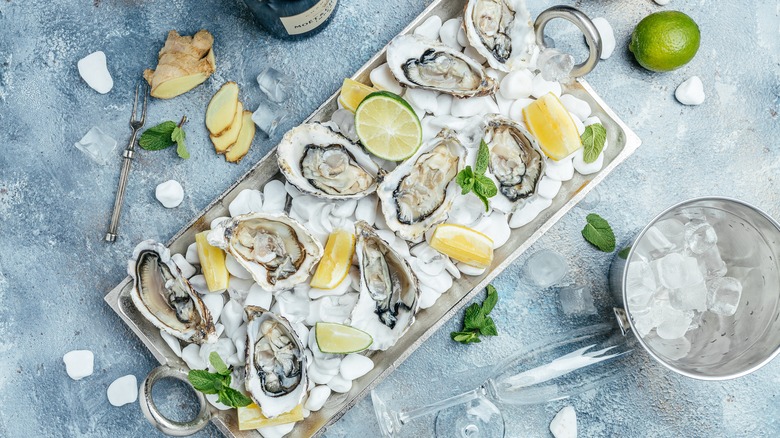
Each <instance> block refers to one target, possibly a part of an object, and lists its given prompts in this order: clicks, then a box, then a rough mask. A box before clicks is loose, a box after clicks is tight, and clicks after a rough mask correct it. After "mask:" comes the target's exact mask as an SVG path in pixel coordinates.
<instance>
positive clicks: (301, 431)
mask: <svg viewBox="0 0 780 438" xmlns="http://www.w3.org/2000/svg"><path fill="white" fill-rule="evenodd" d="M465 2H466V0H449V1H447V0H437V1H434V2H433V3H432V4H431V5H430V6H429V7H428V8H427V9H426V10H425V11H423V12H422V14H420V16H418V17H417V18H416V19H415V20H414V21H413V22H412V23H410V24H409V26H407V27H406V28H405V29H404V30H403V32H402V33H410V32H411V31H412V30H413V29H414V28H415V27H416V26H417V25H419V24H420V23H422V22H423V21H424V20H425V19H427V18H428V17H429V16H431V15H438V16H439V17H441V18H442V19H444V20H446V19H448V18H451V17H455V16H458V15H460V14H461V13H462V11H463V8H464V4H465ZM384 59H385V50H384V49H383V50H381V51H380V52H379V53H377V54H376V55H374V57H373V58H371V59H370V60H369V61H368V62H367V63H366V64H365V65H363V67H361V68H360V69H359V70H358V71H357V73H355V75H354V76H353V79H355V80H357V81H360V82H364V83H368V82H369V80H368V75H369V73H370V72H371V70H372V69H374V68H375V67H377V66H378V65H380V64H382V63H383V62H384ZM565 92H566V93H570V94H573V95H575V96H577V97H579V98H580V99H583V100H585V101H587V102H588V103H589V104H590V106H591V108H592V109H593V113H594V114H595V115H598V117H599V118H600V119H601V121H602V123H603V124H604V126H605V127H606V129H607V136H608V141H609V145H610V146H609V148H608V149H607V151H606V152H605V161H604V167H603V168H602V170H601V171H599V172H598V173H596V174H593V175H587V176H584V175H580V174H578V173H575V176H574V178H573V179H572V180H570V181H568V182H565V183H564V184H563V187H562V188H561V191H560V192H559V193H558V195H557V196H556V197H555V199H554V200H553V203H552V206H551V207H550V208H548V209H546V210H544V211H543V212H542V213H541V214H540V215H539V216H538V217H537V218H536V219H534V220H533V221H532V222H531V223H530V224H528V225H526V226H524V227H521V228H519V229H515V230H513V231H512V234H511V237H510V239H509V241H508V242H507V243H506V244H505V245H504V246H502V247H501V248H499V249H498V250H497V251H496V252H495V257H494V261H493V265H492V266H491V267H490V269H489V270H487V271H486V272H485V274H484V275H482V276H480V277H469V276H463V277H461V278H460V279H459V280H456V281H455V282H454V283H453V286H452V289H451V290H450V291H449V292H448V293H445V294H443V295H442V296H441V297H440V298H439V300H438V301H437V302H436V304H435V305H434V306H433V307H431V308H429V309H426V310H422V311H420V312H419V313H418V315H417V321H416V322H415V324H414V325H413V326H412V327H411V328H410V330H409V331H408V332H407V333H406V334H405V335H404V336H403V337H402V338H401V339H400V340H399V342H398V343H397V344H396V345H395V346H393V347H392V348H390V349H389V350H387V351H384V352H375V353H373V354H372V356H371V357H372V359H373V360H374V363H375V364H376V367H375V368H374V369H373V370H372V371H371V372H370V373H368V374H367V375H365V376H363V377H361V378H360V379H358V380H357V381H355V383H354V384H353V386H352V390H351V391H350V392H349V393H347V394H334V396H332V397H331V398H330V399H329V400H328V402H327V403H326V404H325V407H323V408H322V409H321V410H320V411H318V412H313V413H312V414H311V415H310V416H309V417H308V418H307V419H306V420H305V421H302V422H300V423H298V424H297V425H296V427H295V429H294V430H293V432H292V433H291V434H290V435H289V436H291V437H296V438H298V437H309V436H320V435H322V434H323V433H324V432H325V429H326V428H327V427H328V426H329V425H331V424H333V423H335V422H336V421H337V420H338V419H339V418H341V416H342V415H344V413H346V412H347V411H348V410H349V409H350V408H351V407H352V406H354V405H355V403H357V402H358V401H359V400H360V399H362V398H363V397H364V396H366V395H367V394H368V393H369V391H371V389H372V388H374V387H375V386H376V385H378V384H379V383H380V382H381V381H382V380H383V379H384V378H385V377H387V376H388V375H389V374H390V373H392V372H393V370H395V368H396V367H398V366H399V365H401V363H402V362H403V361H404V360H406V358H407V357H409V355H410V354H412V352H413V351H414V350H416V349H417V348H418V347H419V346H420V345H422V343H423V342H425V340H426V339H428V337H429V336H431V335H432V334H433V333H434V332H436V330H438V329H439V327H441V325H442V324H444V323H445V322H446V321H447V320H448V319H450V318H451V317H452V316H454V315H455V314H456V313H458V311H459V310H460V308H461V307H463V305H464V304H466V303H467V302H469V301H470V300H471V299H472V298H473V297H474V296H475V295H476V294H477V293H479V292H480V291H481V290H482V289H483V288H484V287H485V286H486V285H487V284H488V283H489V282H490V281H491V280H492V279H493V278H494V277H496V276H497V275H498V274H500V273H501V271H503V270H504V269H505V268H506V267H508V266H509V265H510V264H511V263H512V261H514V260H515V259H516V258H517V257H518V256H520V254H522V253H523V252H524V251H525V250H526V249H528V248H529V247H530V246H531V245H532V244H533V243H534V242H535V241H536V240H537V239H539V237H541V236H542V235H543V234H544V233H545V232H547V230H549V229H550V228H551V227H552V226H553V225H554V224H555V223H556V222H558V220H560V219H561V218H562V217H563V215H565V214H566V213H567V212H568V211H569V210H570V209H571V208H572V207H574V206H575V205H576V204H577V203H578V202H579V201H580V200H582V199H583V198H584V197H585V195H587V193H588V192H589V191H590V190H592V189H593V187H595V186H596V185H597V184H599V183H600V182H601V181H602V180H603V179H604V178H605V177H606V176H607V175H608V174H609V173H610V172H612V171H613V170H614V169H615V168H616V167H617V166H618V165H619V164H621V163H622V162H623V161H625V160H626V158H628V157H629V156H630V155H631V154H632V153H634V151H635V150H636V149H637V148H638V147H639V145H640V143H641V141H640V139H639V137H637V135H636V134H634V132H632V131H631V130H630V129H629V128H628V127H627V126H626V125H625V124H624V123H623V122H622V121H621V120H620V119H619V118H618V117H617V115H615V113H614V112H612V110H610V109H609V107H608V106H607V105H606V104H605V103H604V102H603V101H602V100H601V99H600V98H599V97H598V96H597V95H596V93H595V92H594V91H593V89H592V88H591V87H590V86H589V85H588V84H587V82H585V81H584V80H577V81H576V82H574V83H573V84H571V85H569V86H567V87H565ZM337 96H338V92H337V93H335V94H334V95H333V96H331V97H330V98H329V99H328V100H327V101H326V102H325V103H324V104H322V106H320V107H319V108H318V109H317V110H316V111H315V112H314V113H313V114H312V115H311V116H309V118H307V119H306V122H310V121H322V120H328V118H329V116H330V114H331V113H332V112H333V111H335V110H336V109H337V105H336V100H337ZM271 179H282V180H283V177H282V175H281V174H280V173H279V169H278V167H277V165H276V152H275V149H274V150H272V151H270V152H269V153H268V154H267V155H266V156H265V157H263V158H262V159H261V160H260V161H259V162H258V163H257V164H255V165H254V166H253V167H252V168H251V169H250V170H249V171H248V172H247V173H246V174H245V175H243V176H242V177H241V178H240V179H239V180H238V181H236V182H235V183H234V184H233V185H232V186H230V187H229V188H228V189H227V190H226V191H225V192H224V193H223V194H222V195H221V196H220V197H219V198H217V199H216V200H215V201H214V202H212V203H211V204H210V205H209V206H208V207H206V208H205V209H204V210H203V211H202V212H200V214H199V215H198V217H196V218H195V219H194V220H192V221H191V222H190V223H189V224H187V225H186V226H185V227H184V228H182V229H181V230H180V231H179V232H178V233H176V235H175V236H173V237H172V238H171V240H170V241H169V242H168V245H169V247H170V249H171V251H172V253H184V252H185V251H186V249H187V246H188V245H190V244H191V243H192V242H194V241H195V234H196V233H198V232H200V231H203V230H206V229H207V228H208V227H209V224H210V223H211V221H212V220H213V219H215V218H217V217H220V216H229V214H228V205H229V204H230V202H231V201H232V200H233V199H234V198H235V197H236V195H238V193H239V192H240V191H241V190H244V189H248V188H253V189H257V188H260V187H262V186H263V184H265V183H266V182H267V181H269V180H271ZM131 285H132V283H131V280H130V277H127V278H125V280H123V281H122V282H121V283H120V284H119V285H118V286H116V287H115V288H114V289H113V290H112V291H111V292H109V293H108V294H107V295H106V297H105V300H106V302H107V303H108V304H109V305H110V306H111V308H113V309H114V311H115V312H116V313H117V314H118V315H119V316H120V317H121V318H122V320H123V321H124V322H125V323H126V324H127V325H128V326H129V327H130V329H132V330H133V332H134V333H135V334H136V335H137V336H138V338H139V339H141V341H142V342H143V343H144V344H145V345H146V347H147V348H149V351H151V352H152V354H153V355H154V357H155V358H157V360H158V361H159V362H160V363H161V364H167V365H169V366H171V367H178V368H182V369H184V370H186V369H187V366H186V364H184V362H183V361H182V360H181V359H180V358H179V357H177V356H176V355H175V354H174V353H173V352H172V351H171V350H170V348H168V346H167V345H166V344H165V342H164V341H163V339H162V338H161V337H160V334H159V330H158V329H157V328H155V327H154V326H153V325H152V324H151V323H149V322H148V321H147V320H145V319H144V318H143V316H141V314H140V313H139V312H138V311H137V310H136V308H135V306H134V305H133V304H132V301H131V299H130V296H129V292H130V288H131ZM208 409H209V410H210V414H211V420H212V421H213V422H214V424H216V426H217V427H218V428H219V429H220V431H222V432H223V433H224V434H225V435H226V436H228V437H257V436H259V435H258V434H257V433H256V432H253V431H248V432H244V431H239V430H238V426H237V419H236V415H235V410H229V411H219V410H216V409H214V408H213V407H211V406H210V405H209V406H208Z"/></svg>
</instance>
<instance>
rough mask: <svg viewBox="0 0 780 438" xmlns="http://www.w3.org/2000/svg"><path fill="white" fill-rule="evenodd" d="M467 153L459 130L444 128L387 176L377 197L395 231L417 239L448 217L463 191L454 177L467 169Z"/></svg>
mask: <svg viewBox="0 0 780 438" xmlns="http://www.w3.org/2000/svg"><path fill="white" fill-rule="evenodd" d="M465 153H466V150H465V149H464V147H463V145H462V144H461V143H460V141H459V140H458V138H457V137H456V136H455V133H454V132H453V131H451V130H449V129H443V130H442V131H441V132H440V133H439V134H438V135H437V136H436V137H434V138H432V139H431V140H429V141H428V142H426V143H425V144H423V145H422V146H420V149H418V150H417V152H416V153H415V154H414V155H413V156H412V157H411V158H409V159H408V160H406V161H404V162H403V163H401V164H400V165H399V166H398V167H396V168H395V169H394V170H393V171H392V172H390V173H388V174H387V175H385V176H384V178H383V180H382V182H381V183H380V184H379V187H378V188H377V196H379V200H380V201H381V203H382V213H383V214H384V216H385V220H386V221H387V225H388V226H389V227H390V229H391V230H393V231H395V232H396V233H397V234H398V235H399V236H400V237H401V238H403V239H406V240H409V241H412V242H416V241H419V240H420V239H422V236H423V234H424V233H425V231H426V230H427V229H428V228H430V227H431V226H432V225H434V224H437V223H439V222H443V221H444V220H446V219H447V213H448V211H449V210H450V207H451V206H452V200H453V199H454V197H455V196H456V195H457V194H458V191H459V190H460V189H459V188H458V185H457V184H456V183H455V181H454V179H455V176H456V175H457V174H458V172H460V170H461V169H462V168H463V163H464V160H465Z"/></svg>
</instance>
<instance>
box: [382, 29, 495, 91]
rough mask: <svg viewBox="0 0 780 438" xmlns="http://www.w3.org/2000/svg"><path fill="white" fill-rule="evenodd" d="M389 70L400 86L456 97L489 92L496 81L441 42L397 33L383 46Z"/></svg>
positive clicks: (476, 64)
mask: <svg viewBox="0 0 780 438" xmlns="http://www.w3.org/2000/svg"><path fill="white" fill-rule="evenodd" d="M387 63H388V66H389V67H390V71H392V72H393V75H394V76H395V78H396V79H397V80H398V82H400V83H401V84H403V85H406V86H408V87H419V88H425V89H428V90H434V91H440V92H442V93H448V94H452V95H455V96H458V97H474V96H485V95H489V94H493V93H495V91H496V86H497V84H496V82H495V81H494V80H493V78H491V77H490V76H488V74H487V71H486V70H485V68H484V67H483V66H482V65H480V64H479V63H478V62H477V61H475V60H473V59H471V58H469V57H468V56H466V55H464V54H462V53H460V52H459V51H457V50H453V49H452V48H451V47H449V46H446V45H444V44H441V43H438V42H434V41H429V40H426V39H424V38H421V37H419V36H416V35H400V36H397V37H395V38H393V40H392V41H390V44H388V45H387Z"/></svg>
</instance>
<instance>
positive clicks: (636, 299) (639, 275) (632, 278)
mask: <svg viewBox="0 0 780 438" xmlns="http://www.w3.org/2000/svg"><path fill="white" fill-rule="evenodd" d="M627 269H628V271H627V272H626V297H627V299H628V306H629V307H630V308H632V309H633V308H635V307H641V306H646V305H647V304H648V302H650V299H652V298H653V293H654V292H655V289H656V282H655V274H654V273H653V269H652V268H651V267H650V264H649V263H647V262H645V261H642V260H636V261H632V262H631V263H629V265H628V268H627Z"/></svg>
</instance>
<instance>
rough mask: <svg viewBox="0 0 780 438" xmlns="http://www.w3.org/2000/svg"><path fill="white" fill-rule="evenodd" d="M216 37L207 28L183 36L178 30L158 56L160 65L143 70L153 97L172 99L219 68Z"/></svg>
mask: <svg viewBox="0 0 780 438" xmlns="http://www.w3.org/2000/svg"><path fill="white" fill-rule="evenodd" d="M213 44H214V37H213V36H212V35H211V34H210V33H209V32H208V31H207V30H199V31H198V32H197V33H196V34H195V35H193V36H191V37H190V36H181V35H179V33H178V32H176V31H175V30H172V31H170V32H168V39H166V40H165V45H164V46H163V48H162V49H161V50H160V53H159V55H158V57H157V68H156V69H155V70H151V69H147V70H145V71H144V79H146V82H148V83H149V86H150V87H151V92H150V94H151V95H152V97H156V98H159V99H170V98H172V97H176V96H178V95H180V94H184V93H186V92H188V91H190V90H192V89H193V88H195V87H197V86H198V85H200V84H202V83H203V82H204V81H205V80H206V79H208V77H209V76H211V74H212V73H214V71H215V70H216V61H215V59H214V50H213V49H212V46H213Z"/></svg>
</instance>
